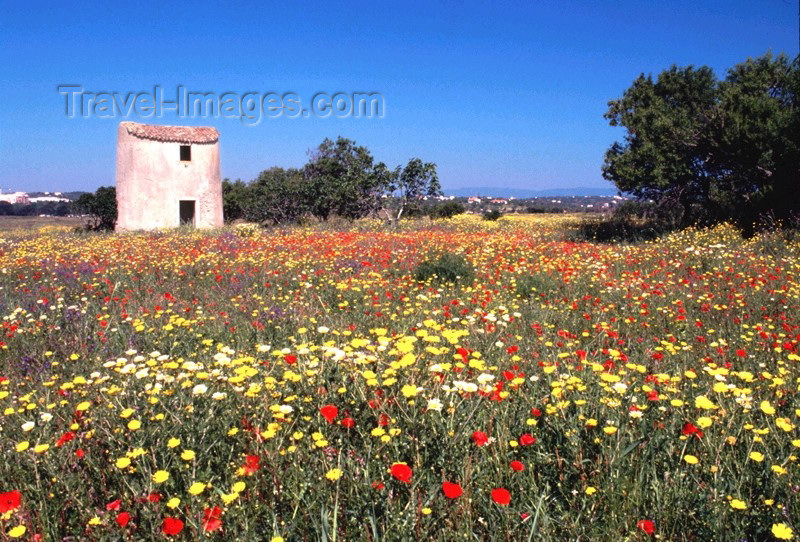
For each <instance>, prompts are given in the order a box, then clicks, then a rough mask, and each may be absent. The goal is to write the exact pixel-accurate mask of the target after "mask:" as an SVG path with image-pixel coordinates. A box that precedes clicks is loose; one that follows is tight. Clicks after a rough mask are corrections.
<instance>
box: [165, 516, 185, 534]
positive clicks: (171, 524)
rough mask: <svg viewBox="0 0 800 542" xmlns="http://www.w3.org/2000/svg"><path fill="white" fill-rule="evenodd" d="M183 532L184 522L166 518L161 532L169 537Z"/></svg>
mask: <svg viewBox="0 0 800 542" xmlns="http://www.w3.org/2000/svg"><path fill="white" fill-rule="evenodd" d="M182 530H183V521H181V520H179V519H178V518H164V521H163V522H162V523H161V532H162V533H164V534H165V535H167V536H174V535H176V534H178V533H180V532H181V531H182Z"/></svg>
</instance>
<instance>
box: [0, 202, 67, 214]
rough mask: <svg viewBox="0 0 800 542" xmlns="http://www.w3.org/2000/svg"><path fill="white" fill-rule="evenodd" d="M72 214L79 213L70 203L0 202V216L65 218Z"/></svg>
mask: <svg viewBox="0 0 800 542" xmlns="http://www.w3.org/2000/svg"><path fill="white" fill-rule="evenodd" d="M73 214H79V211H78V209H77V208H76V207H75V204H74V203H72V202H65V201H37V202H34V203H8V202H7V201H0V216H39V215H50V216H67V215H73Z"/></svg>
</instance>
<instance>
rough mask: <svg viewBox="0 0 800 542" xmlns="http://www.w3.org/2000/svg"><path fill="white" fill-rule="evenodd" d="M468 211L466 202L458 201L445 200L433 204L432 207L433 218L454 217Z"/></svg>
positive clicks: (431, 214) (431, 215)
mask: <svg viewBox="0 0 800 542" xmlns="http://www.w3.org/2000/svg"><path fill="white" fill-rule="evenodd" d="M465 211H466V208H465V207H464V204H463V203H461V202H458V201H453V200H450V201H444V202H441V203H437V204H435V205H433V206H432V207H431V209H430V217H431V218H434V219H436V218H444V219H447V218H453V217H454V216H456V215H460V214H463V213H464V212H465Z"/></svg>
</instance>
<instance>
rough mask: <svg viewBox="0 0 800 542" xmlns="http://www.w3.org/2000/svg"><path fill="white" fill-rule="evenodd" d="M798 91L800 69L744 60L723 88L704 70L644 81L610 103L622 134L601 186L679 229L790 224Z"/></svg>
mask: <svg viewBox="0 0 800 542" xmlns="http://www.w3.org/2000/svg"><path fill="white" fill-rule="evenodd" d="M798 90H800V67H799V66H798V60H797V59H795V61H793V62H792V61H790V60H789V59H788V57H786V55H783V54H781V55H777V56H773V55H772V54H770V53H767V54H765V55H764V56H762V57H759V58H755V59H748V60H747V61H745V62H743V63H741V64H737V65H736V66H734V67H733V68H731V69H730V70H728V73H727V76H726V78H725V79H724V80H718V79H717V78H716V76H715V75H714V72H713V70H712V69H711V68H709V67H707V66H702V67H699V68H695V67H693V66H688V67H677V66H672V67H671V68H670V69H668V70H665V71H663V72H661V73H660V74H659V75H658V77H657V78H656V79H655V80H654V79H653V77H652V76H650V75H647V76H646V75H644V74H642V75H640V76H639V77H638V78H637V79H636V80H635V81H634V82H633V84H632V85H631V87H630V88H628V89H627V90H626V91H625V92H624V93H623V95H622V97H621V98H619V99H617V100H613V101H611V102H609V109H608V112H607V113H606V114H605V118H606V119H608V121H609V124H610V125H611V126H620V127H624V128H625V129H626V130H627V132H626V135H625V138H624V140H623V141H622V142H615V143H613V144H612V145H611V147H610V148H609V149H608V151H607V152H606V156H605V162H604V164H603V176H604V177H605V178H606V179H608V180H610V181H612V182H614V183H615V185H616V186H617V188H618V189H619V190H620V191H622V192H627V193H630V194H632V195H634V196H636V197H637V198H640V199H652V200H655V201H656V202H657V203H659V204H661V205H662V206H664V207H671V208H673V209H675V210H676V212H677V213H678V214H679V215H680V216H679V219H680V221H681V222H682V223H683V224H689V223H713V222H717V221H724V220H731V221H733V222H735V223H738V224H739V225H740V226H742V227H744V228H751V227H752V225H753V223H754V222H755V221H757V220H763V219H764V218H765V217H771V218H777V219H786V218H790V217H792V216H793V215H794V214H795V213H797V212H798V211H800V205H798V200H797V198H794V197H792V196H793V192H794V191H796V188H795V186H796V183H797V181H798V180H800V169H798V168H800V104H798Z"/></svg>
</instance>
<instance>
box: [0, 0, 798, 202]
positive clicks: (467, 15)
mask: <svg viewBox="0 0 800 542" xmlns="http://www.w3.org/2000/svg"><path fill="white" fill-rule="evenodd" d="M123 4H127V3H116V2H108V1H103V2H94V3H92V2H59V3H56V2H42V3H39V2H35V1H34V2H25V3H23V2H19V3H14V4H12V3H10V2H7V1H2V3H0V81H1V82H2V85H0V188H2V189H4V190H7V189H16V190H25V191H37V190H63V191H66V190H94V189H95V188H97V187H98V186H101V185H110V184H113V182H114V167H115V148H116V147H115V146H116V127H117V124H118V123H119V122H120V121H122V120H133V121H139V122H152V123H159V124H191V125H213V126H216V127H217V128H218V129H219V131H220V133H221V138H220V145H221V161H222V175H223V177H230V178H234V179H235V178H242V179H245V180H249V179H252V178H254V177H255V176H256V175H257V174H258V172H259V171H261V170H262V169H265V168H267V167H270V166H275V165H277V166H284V167H289V166H301V165H302V164H303V163H305V161H306V160H307V152H308V150H309V149H311V148H313V147H316V146H317V145H318V144H319V143H320V142H321V141H322V139H324V138H325V137H332V138H335V137H336V136H337V135H342V136H345V137H349V138H351V139H355V140H356V141H357V142H358V143H359V144H362V145H366V146H367V147H369V149H370V150H371V151H372V153H373V155H374V156H375V157H376V159H378V160H382V161H384V162H386V163H387V164H388V165H390V166H394V165H397V164H401V163H405V162H406V161H407V160H408V159H409V158H412V157H415V156H419V157H420V158H422V159H424V160H426V161H433V162H436V163H437V164H438V166H439V175H440V178H441V180H442V184H443V185H444V186H445V187H446V188H458V187H469V186H504V187H515V188H532V189H541V188H557V187H577V186H591V187H602V186H608V185H607V183H606V182H605V181H604V180H603V179H602V177H601V174H600V167H601V164H602V160H603V153H604V152H605V150H606V149H607V148H608V146H609V145H610V144H611V143H612V142H613V141H614V140H615V139H620V138H621V137H622V135H623V132H622V130H621V129H616V128H611V127H609V126H608V125H607V122H606V121H605V120H604V119H603V113H604V112H605V111H606V106H607V102H608V101H609V100H611V99H614V98H616V97H618V96H620V95H621V93H622V92H623V91H624V90H625V88H627V87H628V86H629V85H630V83H631V82H632V80H633V79H634V78H635V77H636V76H637V75H639V74H640V73H642V72H645V73H653V74H657V73H658V72H659V71H661V70H663V69H666V68H668V67H669V66H670V65H672V64H673V63H675V64H679V65H687V64H694V65H702V64H706V65H709V66H711V67H713V68H714V69H715V71H716V72H717V75H718V76H724V71H725V69H727V68H728V67H730V66H732V65H733V64H735V63H737V62H740V61H743V60H744V59H746V58H747V57H748V56H759V55H761V54H763V53H764V52H766V51H767V50H770V49H771V50H772V51H773V52H781V51H783V52H786V53H788V54H789V55H791V56H794V55H796V54H797V53H798V3H797V2H796V1H795V0H758V1H755V2H754V1H728V2H722V1H704V0H693V1H670V2H651V1H613V2H612V1H603V2H600V1H597V2H556V1H552V2H551V1H535V2H534V1H519V2H474V3H473V2H468V1H444V2H437V1H435V0H426V1H425V2H405V3H402V4H400V3H398V5H396V6H389V5H388V3H382V2H374V1H373V2H363V3H362V2H342V3H338V5H331V4H328V3H319V4H312V3H307V5H303V6H294V5H291V4H292V3H290V2H280V3H275V4H271V3H264V2H231V3H230V5H224V3H220V2H214V3H205V2H195V3H189V2H180V3H174V4H171V3H170V2H164V1H163V0H161V1H158V2H150V1H140V2H136V3H135V4H129V7H125V6H124V5H123ZM67 84H74V85H80V86H82V87H83V89H84V90H86V91H89V92H101V91H108V92H119V93H123V94H125V93H128V92H139V91H145V92H152V89H153V87H154V86H155V85H160V86H161V87H163V89H164V92H165V95H166V96H167V97H170V96H174V95H175V93H176V90H175V89H177V87H178V86H179V85H184V86H185V87H186V88H187V89H190V90H196V91H203V92H216V93H220V94H221V93H223V92H235V93H239V94H244V93H246V92H251V91H255V92H260V93H267V92H271V91H272V92H278V93H280V94H283V93H286V92H294V93H296V94H297V95H298V96H299V97H300V98H301V99H302V100H303V105H304V106H305V105H308V102H310V99H311V97H312V96H313V95H314V94H316V93H317V92H327V93H329V94H333V93H335V92H340V91H341V92H356V91H369V92H379V93H381V95H382V96H383V97H384V100H385V105H386V109H385V115H384V118H372V119H367V118H359V119H356V118H334V117H329V118H313V117H312V118H307V119H299V118H294V119H292V118H278V119H264V120H263V121H262V122H261V123H260V124H258V125H256V126H247V125H246V124H244V123H242V122H241V121H239V120H236V119H225V118H216V119H215V118H211V119H198V118H195V119H181V118H178V117H177V116H175V115H165V116H164V117H163V118H160V119H153V118H149V119H148V118H141V117H137V116H135V115H133V116H129V117H127V118H121V117H117V118H97V117H94V116H92V117H90V118H83V117H77V118H68V117H67V116H66V111H65V103H66V102H65V96H62V95H61V94H59V93H58V91H57V87H58V86H59V85H67Z"/></svg>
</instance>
